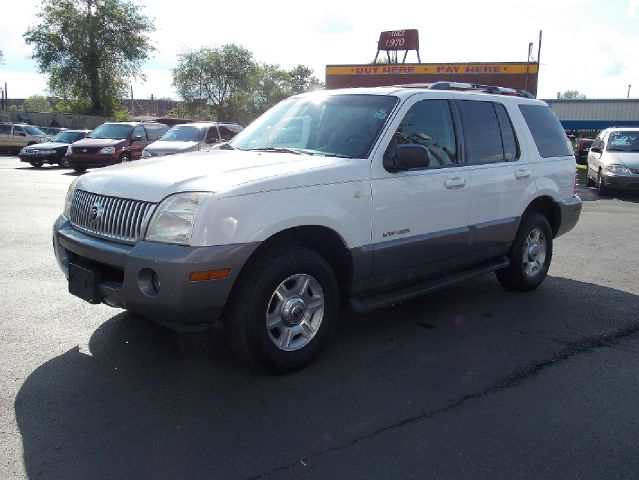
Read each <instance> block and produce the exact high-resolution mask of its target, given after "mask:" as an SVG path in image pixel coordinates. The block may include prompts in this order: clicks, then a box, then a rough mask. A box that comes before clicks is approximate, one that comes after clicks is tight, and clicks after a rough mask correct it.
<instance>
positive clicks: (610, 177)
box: [603, 173, 639, 192]
mask: <svg viewBox="0 0 639 480" xmlns="http://www.w3.org/2000/svg"><path fill="white" fill-rule="evenodd" d="M603 180H604V185H605V187H606V188H609V189H610V190H629V191H635V192H636V191H639V174H635V173H615V174H609V173H604V174H603Z"/></svg>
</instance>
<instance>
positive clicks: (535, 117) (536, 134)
mask: <svg viewBox="0 0 639 480" xmlns="http://www.w3.org/2000/svg"><path fill="white" fill-rule="evenodd" d="M519 110H521V113H522V114H523V116H524V119H525V120H526V123H527V124H528V128H529V129H530V133H531V134H532V137H533V140H534V141H535V145H537V150H539V155H541V156H542V157H544V158H548V157H562V156H566V155H572V154H573V152H572V149H571V148H570V144H569V143H568V138H567V137H566V133H565V132H564V129H563V128H562V126H561V123H559V120H557V117H556V116H555V114H554V113H553V111H552V110H551V109H550V107H547V106H545V105H519Z"/></svg>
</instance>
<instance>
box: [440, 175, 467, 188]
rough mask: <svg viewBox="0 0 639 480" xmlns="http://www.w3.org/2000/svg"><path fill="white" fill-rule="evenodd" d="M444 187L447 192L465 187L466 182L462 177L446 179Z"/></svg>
mask: <svg viewBox="0 0 639 480" xmlns="http://www.w3.org/2000/svg"><path fill="white" fill-rule="evenodd" d="M445 185H446V188H447V189H449V190H450V189H453V188H463V187H465V186H466V180H465V179H463V178H462V177H453V178H447V179H446V183H445Z"/></svg>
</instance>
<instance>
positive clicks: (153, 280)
mask: <svg viewBox="0 0 639 480" xmlns="http://www.w3.org/2000/svg"><path fill="white" fill-rule="evenodd" d="M138 287H139V288H140V291H141V292H142V293H143V294H144V295H146V296H147V297H155V296H156V295H157V294H158V293H159V292H160V277H159V276H158V274H157V273H155V272H154V271H153V270H151V269H150V268H143V269H142V270H140V274H139V275H138Z"/></svg>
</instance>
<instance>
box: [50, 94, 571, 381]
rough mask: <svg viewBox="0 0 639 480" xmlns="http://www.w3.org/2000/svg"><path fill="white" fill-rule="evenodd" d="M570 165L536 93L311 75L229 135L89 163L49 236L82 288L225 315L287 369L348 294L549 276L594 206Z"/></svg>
mask: <svg viewBox="0 0 639 480" xmlns="http://www.w3.org/2000/svg"><path fill="white" fill-rule="evenodd" d="M468 87H469V88H470V85H469V86H468ZM508 93H510V92H508ZM575 168H576V167H575V157H574V155H573V153H572V148H571V146H570V144H569V142H568V139H567V138H566V135H565V133H564V131H563V129H562V128H561V125H560V123H559V121H558V120H557V118H556V117H555V115H554V114H553V112H552V111H551V110H550V108H549V107H548V105H546V104H545V103H544V102H541V101H538V100H531V99H528V98H521V97H516V96H508V95H491V94H486V93H479V92H478V91H471V92H460V91H442V90H433V89H427V88H408V87H405V88H400V87H380V88H370V89H363V88H362V89H351V90H333V91H324V92H315V93H309V94H304V95H299V96H295V97H293V98H290V99H288V100H285V101H283V102H281V103H279V104H278V105H276V106H275V107H273V108H272V109H271V110H269V111H268V112H266V113H265V114H264V115H263V116H261V117H260V118H259V119H258V120H256V121H255V122H254V123H253V124H251V125H250V126H249V127H247V128H246V129H245V130H244V131H242V132H241V133H240V134H238V135H237V137H235V138H234V139H233V140H232V141H231V142H229V143H228V144H226V145H223V146H222V148H221V149H219V150H214V151H210V152H200V153H194V154H189V155H183V156H181V157H180V161H175V160H172V159H162V158H160V159H156V160H149V161H147V162H140V163H137V164H136V163H132V164H127V165H118V166H114V167H108V168H106V169H103V170H101V171H96V172H92V173H90V174H88V175H83V176H81V177H79V178H78V179H76V180H75V181H74V182H73V183H72V185H71V186H70V188H69V191H68V194H67V199H66V206H65V209H64V212H63V214H62V215H60V217H59V218H58V220H57V221H56V223H55V226H54V230H53V243H54V250H55V253H56V256H57V259H58V261H59V264H60V266H61V268H62V270H63V271H64V273H65V274H66V275H67V278H68V280H69V290H70V292H71V293H72V294H74V295H77V296H78V297H80V298H83V299H85V300H87V301H89V302H91V303H101V302H104V303H106V304H108V305H112V306H115V307H121V308H126V309H128V310H130V311H133V312H137V313H139V314H142V315H145V316H147V317H149V318H151V319H154V320H156V321H158V322H160V323H163V324H165V325H169V326H171V327H174V328H178V329H200V328H207V327H210V326H212V325H213V324H214V323H215V322H217V321H223V322H224V324H225V328H224V330H225V333H226V335H227V337H228V340H229V344H230V345H231V347H232V349H233V350H234V351H235V352H236V354H237V355H238V356H239V357H240V358H242V359H243V360H245V361H247V362H248V363H250V364H252V365H255V366H258V367H262V368H266V369H270V370H275V371H288V370H292V369H296V368H300V367H302V366H304V365H305V364H307V363H308V362H310V361H311V360H312V359H313V358H314V357H315V356H316V355H317V354H318V353H319V352H320V351H321V350H322V349H323V347H324V346H325V345H326V343H327V341H328V339H329V337H330V334H331V332H332V330H333V328H334V327H335V324H336V322H337V320H338V307H339V306H340V305H343V306H348V307H350V308H352V309H353V310H355V311H357V312H365V311H368V310H371V309H374V308H378V307H383V306H387V305H392V304H394V303H397V302H401V301H404V300H408V299H411V298H415V297H417V296H419V295H423V294H424V293H427V292H431V291H433V290H435V289H437V288H442V287H445V286H448V285H450V284H452V283H454V282H459V281H463V280H466V279H468V278H471V277H474V276H477V275H483V274H486V273H487V272H493V271H494V272H495V273H496V275H497V279H498V280H499V282H500V283H502V284H503V285H504V286H505V287H506V288H509V289H514V290H532V289H534V288H537V287H538V286H539V285H540V284H541V283H542V281H543V280H544V278H545V277H546V274H547V272H548V268H549V266H550V262H551V258H552V253H553V239H554V238H555V237H557V236H559V235H562V234H564V233H566V232H568V231H569V230H570V229H572V228H573V227H574V225H575V224H576V222H577V220H578V218H579V215H580V212H581V200H580V198H579V197H578V196H577V195H576V194H575ZM557 294H558V295H559V294H561V292H557Z"/></svg>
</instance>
